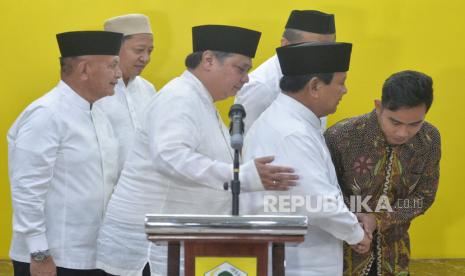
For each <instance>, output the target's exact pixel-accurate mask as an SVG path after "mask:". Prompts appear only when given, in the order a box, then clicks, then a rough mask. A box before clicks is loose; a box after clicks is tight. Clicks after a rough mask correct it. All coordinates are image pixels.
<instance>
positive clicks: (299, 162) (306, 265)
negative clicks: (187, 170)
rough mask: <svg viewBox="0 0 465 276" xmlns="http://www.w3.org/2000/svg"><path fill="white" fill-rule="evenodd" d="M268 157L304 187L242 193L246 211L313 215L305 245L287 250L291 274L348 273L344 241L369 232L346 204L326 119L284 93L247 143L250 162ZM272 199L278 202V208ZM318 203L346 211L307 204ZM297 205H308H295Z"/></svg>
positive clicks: (264, 116)
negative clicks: (322, 126)
mask: <svg viewBox="0 0 465 276" xmlns="http://www.w3.org/2000/svg"><path fill="white" fill-rule="evenodd" d="M264 155H274V156H275V160H274V161H273V163H274V164H277V165H285V166H290V167H292V168H294V169H295V173H296V174H297V175H298V176H299V180H298V184H297V186H295V187H293V188H291V189H290V190H289V191H282V192H280V191H266V192H251V193H247V192H246V193H242V194H241V209H242V210H243V213H244V214H268V215H279V213H274V212H275V211H278V212H280V213H281V214H284V215H289V214H291V215H305V216H308V218H309V224H310V226H309V230H308V233H307V235H306V237H305V242H303V243H301V244H299V245H298V246H296V247H291V246H289V247H288V246H286V275H342V254H343V252H342V241H343V240H344V241H347V242H348V243H350V244H354V243H358V242H360V241H361V240H362V238H363V230H362V228H361V227H360V226H359V224H358V222H357V218H356V217H355V215H354V214H352V213H351V212H350V211H349V210H348V208H347V207H346V205H345V204H344V201H343V197H342V193H341V190H340V188H339V184H338V181H337V177H336V171H335V169H334V166H333V163H332V161H331V156H330V153H329V151H328V148H327V146H326V143H325V141H324V137H323V135H322V134H321V131H320V120H319V119H318V118H317V117H316V116H315V114H314V113H313V112H312V111H311V110H310V109H308V108H306V107H305V106H304V105H302V104H301V103H300V102H298V101H296V100H294V99H293V98H291V97H289V96H287V95H285V94H280V95H279V96H278V97H277V99H276V100H275V101H274V102H273V103H272V104H271V106H270V107H269V108H268V109H267V110H266V111H265V112H264V113H263V114H262V116H260V118H259V119H258V120H257V121H256V122H255V124H254V125H253V126H252V128H251V129H250V130H249V132H248V133H247V136H246V139H245V142H244V160H251V159H253V158H256V157H258V156H264ZM265 196H267V198H268V199H265ZM279 197H281V199H279ZM270 199H276V204H274V203H272V200H270ZM280 200H281V201H280ZM301 200H303V202H302V201H301ZM316 200H321V202H323V201H326V202H331V203H333V205H328V206H334V204H337V206H339V207H340V209H337V210H333V211H324V210H321V209H318V208H317V207H315V205H307V204H308V203H310V202H313V204H315V203H316V202H317V201H316ZM296 201H299V202H301V203H305V204H304V205H303V206H299V205H300V203H299V204H296V205H295V206H292V205H290V204H291V203H292V202H294V203H295V202H296ZM283 202H288V203H290V204H289V205H286V203H283ZM308 206H310V208H309V207H308ZM293 207H295V211H292V208H293ZM274 208H275V209H276V210H275V209H274ZM267 211H269V212H267ZM272 211H274V212H272Z"/></svg>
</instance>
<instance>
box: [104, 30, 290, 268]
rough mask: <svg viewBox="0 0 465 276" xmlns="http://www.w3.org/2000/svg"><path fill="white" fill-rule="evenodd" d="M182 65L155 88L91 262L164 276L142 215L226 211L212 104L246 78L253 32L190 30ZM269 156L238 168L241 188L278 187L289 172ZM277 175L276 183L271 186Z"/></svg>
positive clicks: (221, 140) (223, 137)
mask: <svg viewBox="0 0 465 276" xmlns="http://www.w3.org/2000/svg"><path fill="white" fill-rule="evenodd" d="M192 36H193V53H192V54H190V55H189V56H188V57H187V58H186V66H187V70H186V71H185V72H184V73H182V75H181V76H179V77H177V78H175V79H173V80H171V81H170V82H169V83H168V84H167V85H166V86H165V87H163V88H162V89H161V91H160V92H159V95H158V96H157V98H156V99H155V100H152V101H151V103H150V104H149V105H148V107H147V109H146V114H145V117H144V121H143V122H144V124H143V126H142V131H141V132H138V133H137V134H136V140H135V144H134V150H133V151H132V152H131V154H130V155H129V158H128V160H127V161H126V163H125V164H124V168H123V171H122V173H121V177H120V179H119V181H118V185H117V187H116V190H115V192H114V194H113V196H112V198H111V200H110V203H109V206H108V211H107V213H106V217H105V221H104V224H103V227H102V228H101V231H100V234H99V239H98V265H99V267H100V268H102V269H104V270H105V271H106V272H108V273H111V274H115V275H127V276H130V275H141V271H142V269H143V267H144V266H145V264H146V263H147V262H149V263H150V266H151V270H152V275H166V273H167V270H166V248H165V247H160V246H158V247H156V246H154V245H153V244H151V243H150V242H149V241H148V240H147V237H146V234H145V232H144V218H145V215H146V214H147V213H161V214H229V213H230V212H231V193H230V192H228V191H225V190H224V189H223V184H224V183H225V182H229V181H230V180H231V179H232V177H233V165H232V164H233V157H232V154H233V152H232V149H231V148H230V146H229V143H230V136H229V133H228V129H227V128H226V126H225V125H224V123H223V122H222V120H221V117H220V115H219V114H218V111H217V110H216V107H215V104H214V103H215V102H216V101H219V100H222V99H225V98H227V97H230V96H234V95H235V94H236V93H237V91H238V90H239V89H240V88H241V87H242V85H243V84H244V83H246V82H247V81H248V77H247V72H248V70H249V69H250V67H251V66H252V64H251V59H252V58H253V57H254V55H255V51H256V49H257V45H258V41H259V38H260V33H259V32H256V31H252V30H248V29H244V28H240V27H234V26H224V25H203V26H196V27H194V28H192ZM272 160H273V157H269V156H268V157H263V158H256V159H255V160H250V161H249V162H246V163H244V164H242V165H241V182H242V184H243V186H242V187H243V189H244V190H263V189H265V188H266V189H279V190H285V189H288V187H289V186H292V185H294V184H295V180H296V179H297V176H295V175H294V174H292V172H293V170H292V169H290V168H287V167H281V166H270V165H269V164H268V163H270V162H271V161H272ZM273 179H278V180H279V183H273Z"/></svg>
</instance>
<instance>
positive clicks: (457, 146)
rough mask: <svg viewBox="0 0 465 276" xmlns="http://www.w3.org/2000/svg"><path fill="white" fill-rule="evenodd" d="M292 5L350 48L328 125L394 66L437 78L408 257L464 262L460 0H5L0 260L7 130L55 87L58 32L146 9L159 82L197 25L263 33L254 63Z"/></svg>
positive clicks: (369, 102)
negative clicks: (433, 152)
mask: <svg viewBox="0 0 465 276" xmlns="http://www.w3.org/2000/svg"><path fill="white" fill-rule="evenodd" d="M292 9H319V10H322V11H326V12H329V13H334V14H336V26H337V40H338V41H347V42H352V43H353V44H354V48H353V54H352V63H351V69H350V73H349V77H348V82H347V85H348V88H349V93H348V94H347V95H346V96H345V97H344V99H343V101H342V103H341V104H340V106H339V110H338V112H337V113H336V114H335V115H332V116H331V117H330V119H329V122H330V124H332V123H334V122H336V121H337V120H340V119H342V118H345V117H348V116H353V115H357V114H361V113H365V112H368V111H370V110H371V109H372V108H373V100H374V99H375V98H376V97H379V95H380V88H381V85H382V82H383V81H384V79H385V78H386V77H387V76H388V75H390V74H391V73H393V72H396V71H400V70H404V69H416V70H420V71H424V72H426V73H428V74H430V75H431V76H432V77H433V79H434V82H435V85H434V86H435V97H436V98H435V101H434V103H433V106H432V109H431V110H430V112H429V114H428V116H427V119H428V120H429V121H430V122H432V123H433V124H434V125H436V126H437V127H438V128H439V129H440V131H441V134H442V145H443V159H442V163H441V182H440V185H439V192H438V195H437V200H436V202H435V204H434V205H433V207H432V209H430V210H429V211H428V212H427V214H426V215H425V216H423V217H420V218H418V219H417V220H415V222H414V223H413V226H412V228H411V236H412V255H413V257H415V258H459V257H461V258H464V257H465V238H463V232H464V230H465V208H464V207H463V206H462V205H461V203H462V202H465V200H463V199H462V195H463V194H465V185H464V181H463V178H462V177H463V176H462V175H460V170H461V169H460V166H461V165H463V163H462V161H461V160H462V157H463V156H464V155H465V149H464V146H463V144H461V142H460V139H461V137H462V136H463V135H464V134H465V132H464V131H463V130H462V128H463V125H462V124H463V121H464V119H465V115H464V114H465V113H464V111H463V110H462V108H463V106H462V105H461V104H462V102H461V101H463V100H465V94H464V93H463V92H460V89H461V88H460V87H461V82H460V79H461V78H463V77H465V65H463V62H464V61H465V38H464V37H465V32H464V26H465V16H464V15H463V10H464V9H465V2H463V1H460V0H448V1H446V2H445V1H439V0H429V1H428V0H408V1H406V0H377V1H372V0H352V1H347V0H302V1H297V0H288V1H278V0H276V1H273V0H260V1H258V0H256V1H252V0H235V1H221V0H198V1H194V0H186V1H180V0H178V1H166V0H126V1H123V0H105V1H103V0H102V1H100V0H91V1H90V0H79V1H63V0H41V1H29V0H2V1H1V4H0V36H1V43H0V61H1V67H0V80H1V82H0V87H1V90H0V91H1V92H0V93H1V98H2V100H1V101H0V112H1V117H0V135H1V137H2V138H1V139H0V215H1V217H0V218H1V219H0V258H7V255H8V248H9V243H10V236H11V199H10V189H9V181H8V171H7V144H6V139H5V138H6V133H7V130H8V128H9V127H10V126H11V125H12V123H13V122H14V120H15V118H16V117H17V116H18V115H19V113H20V112H21V111H22V110H23V109H24V108H25V107H26V106H27V105H28V104H29V103H30V102H32V101H33V100H34V99H36V98H38V97H40V96H41V95H43V94H44V93H45V92H47V91H48V90H50V88H52V87H53V86H54V85H55V84H56V83H57V81H58V79H59V74H58V72H59V64H58V56H59V51H58V47H57V45H56V40H55V34H56V33H59V32H64V31H71V30H84V29H87V30H91V29H100V28H101V26H102V23H103V21H104V19H106V18H108V17H112V16H116V15H120V14H124V13H134V12H138V13H144V14H146V15H148V16H149V17H150V18H151V22H152V27H153V29H154V32H155V51H154V53H153V58H152V62H151V64H150V65H149V66H148V68H147V69H146V70H145V72H144V74H143V75H144V77H146V78H147V79H149V80H150V81H152V82H153V83H154V84H155V85H156V87H158V88H161V87H162V86H163V85H164V84H165V83H166V82H167V81H168V80H170V79H171V78H173V77H175V76H177V75H178V74H180V73H181V72H182V71H183V70H184V66H183V61H184V57H185V56H186V54H188V53H189V52H190V51H191V27H192V26H193V25H199V24H209V23H216V24H232V25H240V26H243V27H248V28H253V29H256V30H260V31H262V32H263V34H262V39H261V42H260V46H259V49H258V53H257V57H256V59H255V61H254V63H255V65H258V64H260V63H261V62H263V61H264V60H265V59H266V58H267V57H269V56H271V55H272V54H273V53H274V49H275V47H277V46H278V44H279V40H280V37H281V33H282V30H283V26H284V24H285V22H286V19H287V16H288V14H289V12H290V11H291V10H292ZM230 104H231V99H229V100H227V101H224V102H222V103H219V107H220V109H221V111H222V114H223V115H226V112H227V109H228V108H229V106H230ZM461 110H462V111H461ZM462 139H463V137H462ZM462 143H463V142H462ZM462 169H463V168H462ZM462 185H463V186H462Z"/></svg>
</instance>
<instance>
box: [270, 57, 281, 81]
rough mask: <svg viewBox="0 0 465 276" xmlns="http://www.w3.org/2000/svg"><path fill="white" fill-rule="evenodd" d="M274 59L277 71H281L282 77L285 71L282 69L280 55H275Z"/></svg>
mask: <svg viewBox="0 0 465 276" xmlns="http://www.w3.org/2000/svg"><path fill="white" fill-rule="evenodd" d="M271 58H272V59H273V63H274V66H275V68H276V71H277V72H278V73H279V75H280V76H281V77H282V76H283V72H282V70H281V64H279V59H278V55H277V54H275V55H274V56H272V57H271Z"/></svg>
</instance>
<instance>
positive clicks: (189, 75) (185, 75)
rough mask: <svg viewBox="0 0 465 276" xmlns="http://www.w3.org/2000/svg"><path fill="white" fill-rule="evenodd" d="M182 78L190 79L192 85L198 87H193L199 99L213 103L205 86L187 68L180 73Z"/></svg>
mask: <svg viewBox="0 0 465 276" xmlns="http://www.w3.org/2000/svg"><path fill="white" fill-rule="evenodd" d="M181 76H182V77H183V78H186V79H188V80H190V81H191V82H192V83H194V85H195V86H196V87H197V88H198V89H195V93H197V95H199V96H200V98H201V99H203V100H205V101H207V102H208V103H211V104H213V103H214V102H213V97H212V95H211V94H210V92H208V90H207V88H206V87H205V86H204V85H203V83H202V82H201V81H200V80H199V79H198V78H197V77H196V76H195V75H194V74H192V73H191V72H190V71H189V70H186V71H184V73H182V75H181Z"/></svg>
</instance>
